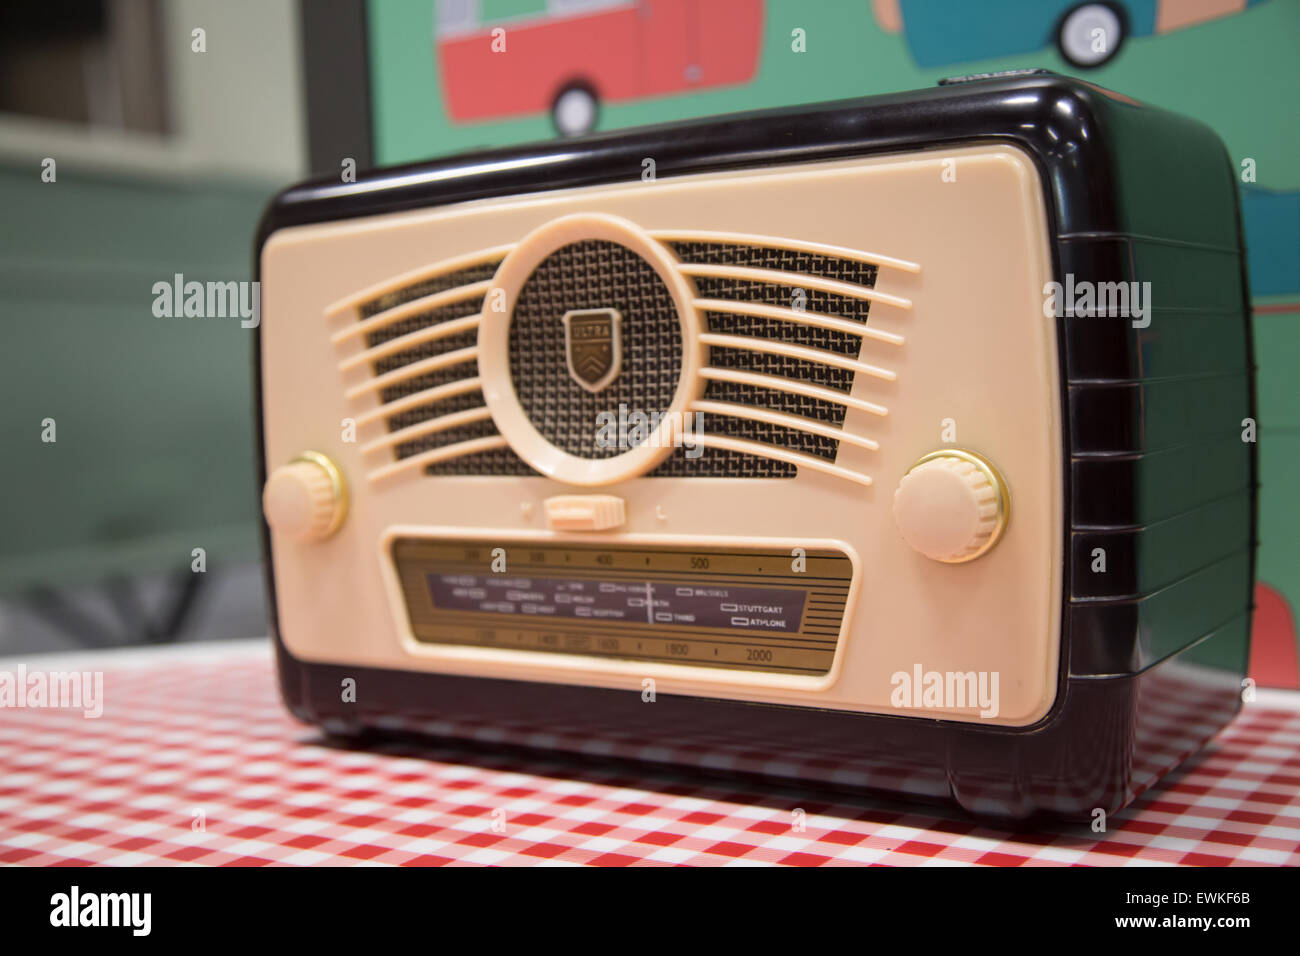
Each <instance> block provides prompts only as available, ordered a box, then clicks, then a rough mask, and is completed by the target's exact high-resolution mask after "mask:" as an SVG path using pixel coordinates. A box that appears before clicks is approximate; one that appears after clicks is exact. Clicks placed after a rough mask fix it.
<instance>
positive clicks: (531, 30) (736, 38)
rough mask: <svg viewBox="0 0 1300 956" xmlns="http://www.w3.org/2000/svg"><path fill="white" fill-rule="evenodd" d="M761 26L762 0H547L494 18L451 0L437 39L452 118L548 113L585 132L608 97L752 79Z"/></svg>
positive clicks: (568, 130) (443, 8)
mask: <svg viewBox="0 0 1300 956" xmlns="http://www.w3.org/2000/svg"><path fill="white" fill-rule="evenodd" d="M762 33H763V2H762V0H548V2H547V3H546V5H545V9H544V10H543V11H540V12H539V13H538V15H537V16H536V17H522V18H512V19H504V20H500V21H495V22H483V21H482V20H481V18H480V17H479V15H478V4H477V3H476V2H474V0H447V2H443V3H440V4H439V5H438V23H437V37H436V42H437V47H438V51H437V52H438V65H439V70H440V72H441V85H442V92H443V100H444V103H445V105H446V108H447V112H448V114H449V115H450V117H451V118H452V119H453V120H455V121H457V122H466V121H469V120H481V119H491V118H498V117H507V116H521V115H527V114H530V113H543V112H549V113H550V114H551V116H552V118H553V120H554V122H555V125H556V128H557V129H558V130H559V132H561V133H563V134H565V135H576V134H579V133H585V132H588V131H589V130H591V129H592V128H593V127H594V126H595V123H596V114H597V109H598V106H599V104H600V103H604V102H617V101H620V100H631V99H638V98H641V97H651V96H660V95H667V94H671V93H683V92H687V91H693V90H699V89H705V88H708V87H717V86H726V85H731V84H739V83H746V82H748V81H749V80H751V79H752V78H753V76H754V74H755V72H756V71H757V67H758V51H759V45H760V42H761V39H762ZM502 45H504V50H502V49H501V47H502Z"/></svg>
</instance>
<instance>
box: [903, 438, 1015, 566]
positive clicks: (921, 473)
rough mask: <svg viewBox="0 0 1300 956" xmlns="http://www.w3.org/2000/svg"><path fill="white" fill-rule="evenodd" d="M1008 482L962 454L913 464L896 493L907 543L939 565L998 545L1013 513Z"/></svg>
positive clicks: (939, 453) (951, 452) (953, 451)
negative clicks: (941, 562) (1008, 495)
mask: <svg viewBox="0 0 1300 956" xmlns="http://www.w3.org/2000/svg"><path fill="white" fill-rule="evenodd" d="M1009 504H1010V503H1009V500H1008V498H1007V489H1006V483H1005V482H1004V481H1003V480H1002V476H1001V475H1000V474H998V471H997V469H996V468H994V467H993V465H992V463H990V462H988V461H986V460H984V459H983V458H981V457H980V456H978V455H975V454H972V453H971V452H967V451H959V450H957V449H945V450H944V451H937V452H932V453H931V454H929V455H926V456H925V457H924V458H922V459H920V460H919V461H918V462H917V463H916V464H914V465H913V466H912V467H911V469H909V470H908V472H907V474H906V475H904V476H903V480H902V481H900V482H899V483H898V489H897V490H896V491H895V492H894V521H895V522H896V523H897V525H898V530H899V533H901V534H902V536H903V540H904V541H906V542H907V543H908V544H910V545H911V546H912V547H913V548H915V549H916V550H917V551H918V552H920V553H921V554H923V555H925V556H926V557H927V558H930V559H932V560H934V561H943V562H945V563H948V564H956V563H960V562H962V561H970V560H972V559H974V558H978V557H979V556H980V555H981V554H984V553H985V552H986V551H988V550H989V548H991V547H993V545H994V544H996V543H997V540H998V538H999V537H1001V535H1002V530H1003V528H1005V527H1006V523H1007V515H1008V512H1009Z"/></svg>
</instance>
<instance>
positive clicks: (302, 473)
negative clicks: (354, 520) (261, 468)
mask: <svg viewBox="0 0 1300 956" xmlns="http://www.w3.org/2000/svg"><path fill="white" fill-rule="evenodd" d="M347 508H348V500H347V488H346V485H344V483H343V475H342V473H341V472H340V471H339V470H338V468H337V467H336V466H335V464H334V462H332V461H330V460H329V459H328V458H326V457H325V456H324V455H322V454H320V453H318V452H312V451H309V452H303V453H302V454H301V455H299V456H298V457H297V458H295V459H293V461H291V462H289V463H288V464H287V465H281V466H280V467H279V468H276V469H275V470H274V471H272V472H271V474H270V475H269V476H268V477H267V479H266V487H265V488H264V489H262V513H263V514H265V515H266V523H267V524H269V525H270V526H271V527H272V528H273V529H274V530H276V531H278V532H280V533H281V534H285V535H288V536H289V537H291V538H297V539H298V540H299V541H319V540H321V539H323V538H328V537H329V536H330V535H331V534H333V533H334V532H335V531H337V530H338V527H339V525H340V524H342V523H343V517H344V515H345V514H346V513H347Z"/></svg>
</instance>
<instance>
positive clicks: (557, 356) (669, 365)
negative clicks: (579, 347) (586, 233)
mask: <svg viewBox="0 0 1300 956" xmlns="http://www.w3.org/2000/svg"><path fill="white" fill-rule="evenodd" d="M575 309H616V310H618V312H619V314H620V315H621V316H622V323H621V333H622V349H623V368H622V371H621V372H620V373H619V375H618V377H617V378H615V379H614V381H613V382H612V383H611V384H610V385H609V386H608V387H607V388H605V389H604V390H603V391H601V392H598V393H592V392H588V391H587V390H586V389H584V388H582V387H581V386H580V385H578V383H577V382H575V381H574V380H573V378H572V376H570V374H569V370H568V364H567V361H566V358H565V336H564V326H563V324H562V321H561V319H562V317H563V315H564V314H565V313H566V312H569V311H572V310H575ZM681 370H682V329H681V321H680V319H679V317H678V314H677V306H676V304H675V302H674V301H673V297H672V295H671V293H670V292H669V290H668V287H667V286H666V285H665V284H664V282H663V280H662V279H660V278H659V276H658V274H657V273H656V272H655V270H654V268H653V267H652V266H651V265H650V264H649V263H648V262H646V261H645V260H644V259H642V258H641V257H640V256H639V255H637V254H636V253H634V252H632V251H631V250H630V249H628V248H626V247H625V246H621V245H619V244H617V243H614V242H607V241H604V240H585V241H582V242H575V243H572V244H570V245H567V246H563V247H561V248H560V249H557V250H556V251H555V252H553V253H551V255H549V256H547V257H546V258H545V259H543V260H542V261H541V262H540V263H539V264H538V266H537V268H536V269H534V270H533V273H532V275H530V276H529V277H528V280H527V281H526V282H525V283H524V285H523V288H522V289H521V290H520V292H519V295H518V297H517V301H516V302H515V307H514V312H513V315H512V321H511V327H510V377H511V381H512V383H513V384H514V389H515V394H516V396H517V397H518V399H519V405H520V407H521V408H522V409H523V411H524V414H525V415H527V416H528V419H529V420H530V421H531V422H532V424H533V427H534V428H536V429H537V430H538V431H539V432H540V433H541V434H542V435H543V436H544V437H545V438H546V440H547V441H549V442H550V443H551V444H553V445H554V446H555V447H556V448H559V449H560V450H561V451H564V452H567V453H568V454H570V455H574V456H576V457H579V458H612V457H613V456H615V455H618V454H621V453H623V452H624V451H626V450H627V449H626V448H618V447H601V445H602V444H608V443H607V442H605V443H600V442H598V441H597V436H598V432H599V431H600V426H601V421H600V419H598V417H597V416H599V415H600V414H601V413H602V412H610V413H613V414H615V415H617V414H618V411H619V406H620V405H623V406H625V407H626V408H627V410H628V412H629V413H633V412H642V413H644V414H646V415H653V414H656V413H662V412H664V411H666V410H667V409H668V407H669V405H670V404H671V402H672V397H673V393H674V392H675V391H676V390H677V386H678V382H679V380H680V378H681Z"/></svg>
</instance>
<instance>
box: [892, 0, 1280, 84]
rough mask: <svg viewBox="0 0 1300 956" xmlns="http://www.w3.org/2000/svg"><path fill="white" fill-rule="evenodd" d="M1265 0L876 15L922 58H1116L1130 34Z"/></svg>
mask: <svg viewBox="0 0 1300 956" xmlns="http://www.w3.org/2000/svg"><path fill="white" fill-rule="evenodd" d="M1261 2H1263V0H1107V2H1103V3H1080V2H1079V0H999V2H994V3H988V4H981V5H980V7H979V15H978V16H971V15H970V13H971V5H970V4H969V3H968V2H966V0H875V2H874V4H873V6H874V8H875V14H876V20H877V21H878V22H879V23H880V26H881V28H882V29H883V30H885V31H886V32H889V33H902V34H903V37H904V39H905V40H906V41H907V47H908V49H909V50H910V51H911V53H912V57H913V58H914V59H915V60H916V63H917V65H918V66H920V67H923V68H927V69H928V68H931V67H939V66H948V65H950V64H953V63H964V62H968V61H970V60H983V59H988V58H990V57H995V56H1013V55H1015V54H1020V53H1034V52H1036V51H1038V50H1042V49H1045V48H1046V47H1049V46H1053V45H1055V47H1056V48H1057V50H1058V51H1059V52H1060V54H1061V56H1062V57H1064V58H1065V60H1066V61H1067V62H1069V63H1071V64H1073V65H1074V66H1077V67H1084V68H1091V67H1098V66H1101V65H1102V64H1103V63H1107V62H1109V61H1110V60H1112V59H1114V58H1115V56H1117V55H1118V54H1119V51H1120V49H1121V48H1122V47H1123V45H1124V41H1125V40H1126V39H1127V38H1129V37H1143V36H1152V35H1154V34H1160V33H1169V32H1171V31H1173V30H1179V29H1182V28H1183V27H1190V26H1194V25H1196V24H1198V23H1204V22H1206V21H1208V20H1214V19H1217V18H1219V17H1225V16H1230V15H1231V14H1234V13H1240V12H1241V11H1243V10H1245V9H1246V8H1247V7H1248V6H1253V5H1255V4H1257V3H1261Z"/></svg>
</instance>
